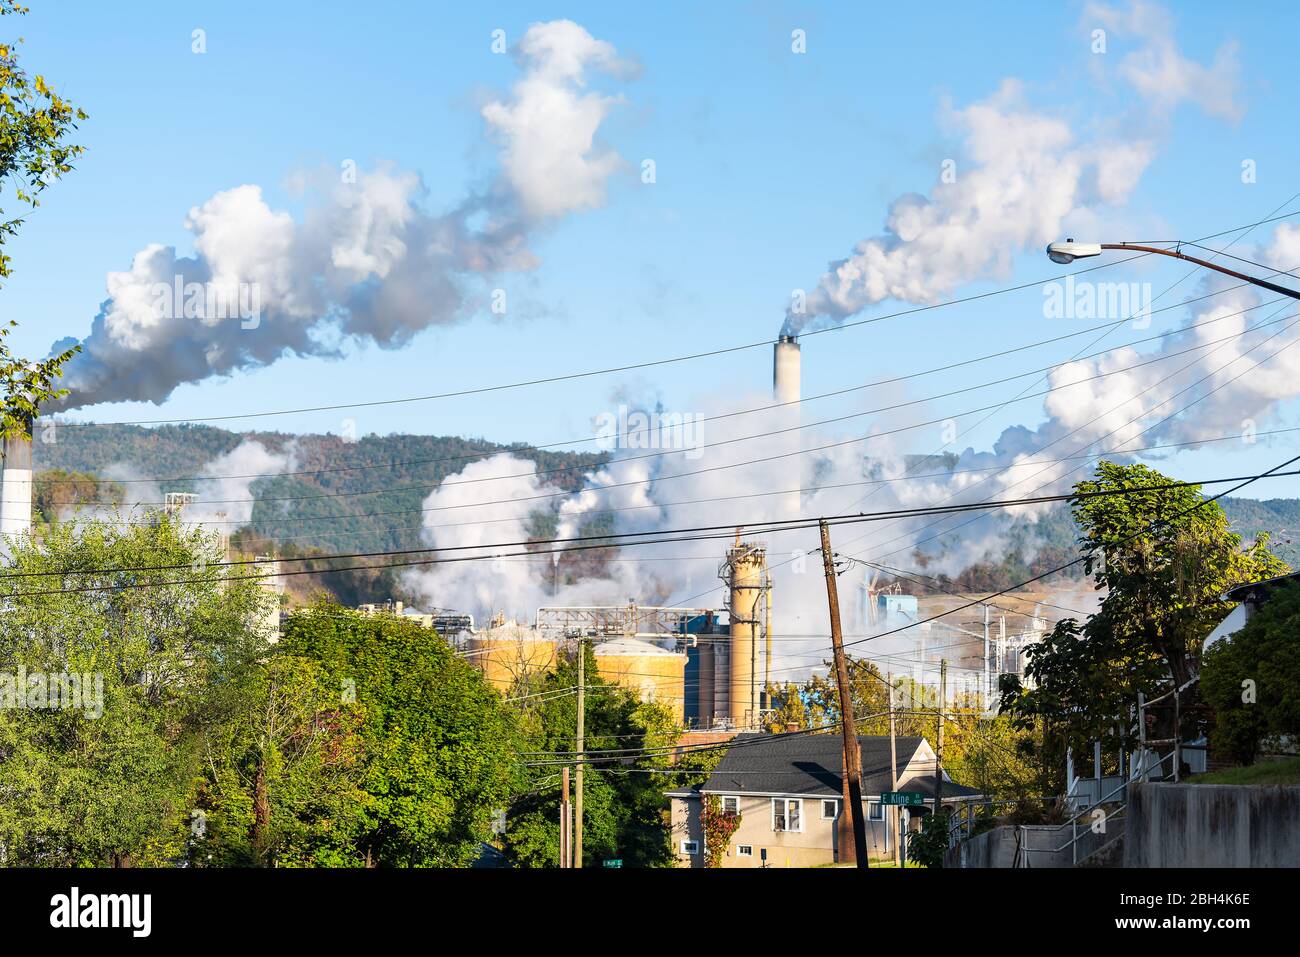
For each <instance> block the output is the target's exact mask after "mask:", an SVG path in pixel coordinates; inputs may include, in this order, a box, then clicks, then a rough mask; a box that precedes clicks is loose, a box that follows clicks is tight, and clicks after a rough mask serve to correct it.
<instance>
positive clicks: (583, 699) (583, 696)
mask: <svg viewBox="0 0 1300 957" xmlns="http://www.w3.org/2000/svg"><path fill="white" fill-rule="evenodd" d="M586 717H587V649H586V646H584V645H583V643H582V639H581V638H579V639H578V733H577V739H578V740H577V742H576V744H575V746H574V750H575V751H577V753H578V774H577V782H576V783H575V786H574V795H573V797H574V801H573V866H574V867H582V765H583V763H584V761H585V758H584V755H583V751H584V750H585V746H586V745H585V738H586V734H585V722H586Z"/></svg>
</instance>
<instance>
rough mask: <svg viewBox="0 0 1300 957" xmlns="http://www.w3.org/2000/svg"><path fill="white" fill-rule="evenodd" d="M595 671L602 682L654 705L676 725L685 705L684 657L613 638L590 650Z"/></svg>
mask: <svg viewBox="0 0 1300 957" xmlns="http://www.w3.org/2000/svg"><path fill="white" fill-rule="evenodd" d="M592 652H593V654H594V655H595V656H596V670H597V671H598V672H599V673H600V676H601V677H602V678H604V679H605V680H606V681H610V682H613V683H614V684H617V685H621V686H622V687H624V688H627V689H628V690H630V691H634V692H636V694H637V695H639V696H640V697H641V698H642V699H643V700H645V701H658V702H659V703H660V704H662V705H664V706H665V707H667V708H668V709H669V710H671V711H672V713H673V718H674V719H675V720H676V721H677V722H678V724H680V723H681V722H682V719H683V715H684V713H685V705H686V655H684V654H681V653H679V652H676V651H669V650H668V649H666V648H661V647H659V646H658V645H656V644H653V643H652V642H649V641H644V640H642V639H640V638H614V639H612V640H610V641H603V642H601V643H600V644H598V645H596V647H595V648H594V649H592Z"/></svg>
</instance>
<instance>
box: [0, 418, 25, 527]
mask: <svg viewBox="0 0 1300 957" xmlns="http://www.w3.org/2000/svg"><path fill="white" fill-rule="evenodd" d="M31 527H32V440H31V438H30V437H29V435H9V436H6V437H5V440H4V474H3V479H2V480H0V532H3V533H4V534H5V535H8V536H11V537H18V536H20V535H23V534H25V533H27V532H28V531H29V530H30V529H31Z"/></svg>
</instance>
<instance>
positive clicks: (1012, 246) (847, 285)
mask: <svg viewBox="0 0 1300 957" xmlns="http://www.w3.org/2000/svg"><path fill="white" fill-rule="evenodd" d="M1082 24H1083V26H1084V27H1086V28H1089V29H1091V28H1100V29H1101V30H1103V31H1104V32H1106V33H1107V36H1106V42H1107V43H1108V44H1109V43H1111V42H1115V41H1118V43H1119V44H1120V46H1121V47H1127V49H1128V52H1127V53H1125V54H1124V55H1123V56H1122V57H1118V59H1119V65H1118V73H1119V75H1120V77H1121V79H1122V80H1123V81H1124V82H1125V83H1127V84H1128V85H1129V86H1131V87H1132V89H1133V91H1134V92H1135V93H1136V94H1137V95H1138V102H1139V103H1141V104H1142V106H1143V108H1144V112H1143V118H1144V120H1145V119H1149V118H1152V117H1161V116H1164V115H1166V114H1167V113H1169V112H1170V111H1171V110H1172V109H1173V108H1174V107H1176V106H1178V105H1179V104H1181V103H1183V102H1190V103H1193V104H1195V105H1197V106H1199V107H1200V108H1201V109H1202V110H1204V111H1205V112H1206V113H1207V114H1209V115H1211V116H1216V117H1220V118H1225V119H1229V120H1235V119H1237V118H1239V117H1240V116H1241V114H1242V112H1243V108H1242V106H1241V105H1240V102H1239V98H1238V86H1239V84H1238V81H1237V73H1238V67H1237V60H1236V47H1235V46H1234V45H1233V44H1231V43H1228V44H1225V45H1224V46H1223V47H1221V48H1220V50H1219V51H1218V53H1217V54H1216V56H1215V59H1214V61H1213V63H1212V64H1210V65H1209V66H1205V65H1202V64H1200V63H1197V62H1196V61H1194V60H1192V59H1189V58H1188V57H1186V56H1184V55H1183V54H1182V53H1181V52H1180V51H1179V50H1178V47H1177V44H1176V42H1175V40H1174V28H1173V18H1172V17H1171V16H1170V14H1169V13H1168V11H1166V10H1165V9H1164V8H1162V7H1159V6H1157V5H1155V4H1151V3H1146V2H1142V0H1135V2H1131V3H1129V4H1128V5H1127V6H1123V7H1121V6H1118V5H1115V6H1112V5H1107V4H1101V3H1093V4H1090V5H1089V6H1088V7H1087V9H1086V11H1085V14H1084V17H1083V20H1082ZM1109 49H1110V47H1109V46H1107V48H1106V50H1107V51H1109ZM1106 62H1107V60H1106V58H1105V57H1100V56H1096V57H1093V64H1092V65H1093V68H1094V69H1095V70H1099V71H1104V70H1105V69H1106V67H1105V66H1103V65H1102V64H1105V63H1106ZM948 119H949V121H950V123H951V125H952V126H953V128H954V129H955V130H956V132H957V133H958V134H959V135H960V136H961V138H962V149H963V154H962V155H961V156H957V157H952V158H951V160H950V161H949V162H948V163H946V164H945V168H944V170H943V173H942V174H941V176H940V181H939V182H938V183H937V184H936V185H935V186H934V187H933V188H932V189H931V191H930V194H929V195H928V196H920V195H916V194H907V195H904V196H900V197H899V198H897V199H896V200H895V201H894V202H893V204H892V205H891V206H890V209H889V213H888V215H887V216H886V218H885V224H884V231H883V232H882V233H881V234H880V235H877V236H872V237H869V238H867V239H864V240H862V241H861V242H859V243H858V244H857V246H856V247H855V248H854V250H853V252H852V253H851V254H850V255H849V256H847V257H845V258H844V259H841V260H838V261H835V262H832V263H831V264H830V266H829V268H828V269H827V271H826V273H825V274H823V275H822V277H821V278H820V279H819V281H818V283H817V286H816V288H815V289H813V290H812V291H811V292H809V293H808V294H807V295H806V296H796V297H795V298H794V300H793V302H792V304H791V306H790V307H789V308H788V309H787V312H786V318H785V326H784V329H783V332H785V333H798V332H799V331H801V330H802V329H805V328H808V327H809V325H810V324H813V323H817V322H828V321H829V322H839V321H842V320H843V319H845V318H846V317H848V316H851V315H853V314H855V313H858V312H860V311H862V310H863V309H865V308H867V307H869V306H872V305H875V304H877V303H880V302H883V301H884V300H887V299H893V300H897V301H899V302H904V303H915V304H918V305H924V304H928V303H933V302H937V301H939V300H940V299H942V298H944V297H946V296H948V295H950V294H951V293H952V292H953V291H954V290H956V289H957V288H958V287H959V286H962V285H964V284H965V283H968V282H971V281H973V280H978V279H991V278H1003V277H1006V276H1008V275H1010V272H1011V267H1012V259H1013V257H1014V256H1015V255H1016V254H1018V253H1020V252H1023V251H1025V250H1033V249H1038V248H1041V247H1042V246H1044V245H1046V244H1047V243H1049V242H1052V241H1054V240H1057V239H1060V238H1063V235H1064V231H1065V228H1066V227H1067V226H1068V225H1070V224H1071V223H1075V222H1086V221H1090V220H1095V219H1096V217H1097V216H1098V215H1099V214H1101V213H1103V212H1104V211H1105V210H1106V209H1107V208H1114V207H1119V206H1122V205H1124V204H1125V203H1126V202H1127V201H1128V197H1129V195H1130V194H1131V193H1132V191H1133V189H1134V188H1135V187H1136V186H1137V184H1138V182H1139V180H1140V179H1141V177H1142V175H1143V173H1144V172H1145V171H1146V169H1147V167H1148V166H1149V165H1150V164H1151V162H1152V161H1153V160H1154V159H1155V157H1156V153H1157V144H1156V141H1155V139H1154V138H1153V137H1152V136H1151V134H1150V133H1149V132H1148V133H1145V134H1142V133H1134V132H1132V130H1139V129H1143V128H1144V127H1149V126H1150V123H1149V122H1133V123H1131V124H1130V126H1131V127H1132V130H1130V131H1129V132H1128V133H1126V134H1124V135H1114V136H1106V135H1098V136H1095V137H1093V138H1091V139H1089V140H1087V141H1082V142H1081V141H1080V140H1079V139H1077V138H1076V136H1075V135H1074V133H1073V132H1072V126H1071V124H1070V123H1069V122H1068V121H1067V120H1066V119H1065V118H1064V117H1063V116H1057V115H1052V114H1048V113H1045V112H1041V111H1035V110H1033V109H1030V108H1029V107H1028V106H1027V105H1026V103H1025V98H1024V91H1023V89H1022V87H1021V84H1020V83H1019V82H1017V81H1015V80H1011V79H1008V80H1006V81H1004V82H1003V85H1002V87H1001V88H1000V89H999V90H998V91H997V92H996V93H994V94H993V95H992V96H990V97H988V98H987V99H985V100H982V101H980V102H976V103H974V104H972V105H970V106H968V107H966V108H965V109H962V110H953V111H949V115H948Z"/></svg>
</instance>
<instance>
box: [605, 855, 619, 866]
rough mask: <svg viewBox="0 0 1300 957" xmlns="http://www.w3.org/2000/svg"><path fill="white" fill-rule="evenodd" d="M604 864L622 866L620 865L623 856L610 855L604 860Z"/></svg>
mask: <svg viewBox="0 0 1300 957" xmlns="http://www.w3.org/2000/svg"><path fill="white" fill-rule="evenodd" d="M605 866H606V867H622V866H623V858H621V857H611V858H610V859H609V860H607V861H605Z"/></svg>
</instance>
